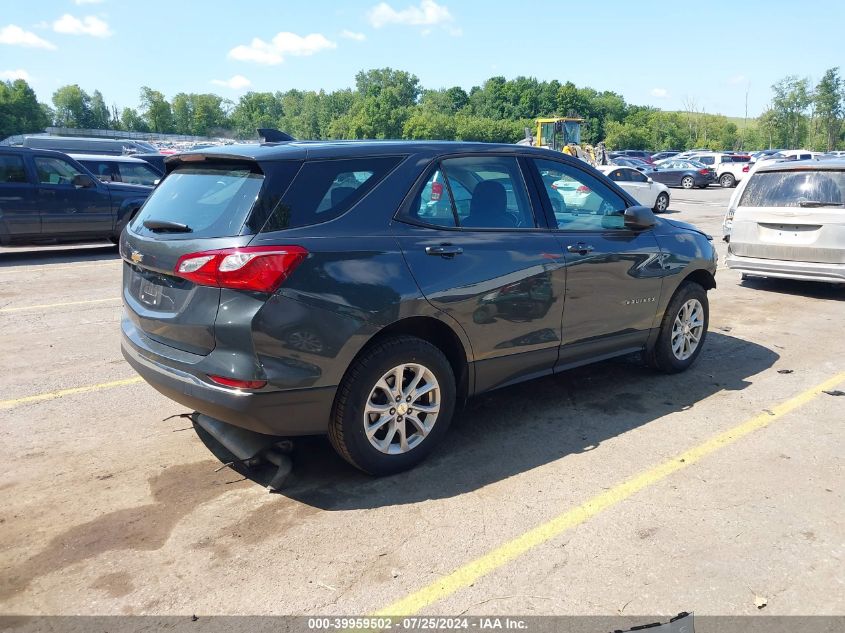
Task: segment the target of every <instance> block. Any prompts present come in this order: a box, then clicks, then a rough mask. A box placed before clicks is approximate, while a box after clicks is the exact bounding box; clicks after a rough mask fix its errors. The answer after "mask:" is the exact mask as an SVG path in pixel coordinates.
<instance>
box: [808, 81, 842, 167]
mask: <svg viewBox="0 0 845 633" xmlns="http://www.w3.org/2000/svg"><path fill="white" fill-rule="evenodd" d="M813 103H814V106H815V112H816V117H818V120H819V123H820V126H821V130H822V134H823V135H824V148H825V150H826V151H828V152H829V151H831V150H832V149H834V148H835V147H836V145H837V142H838V141H839V133H840V131H841V130H842V118H843V111H845V82H843V81H842V78H841V77H840V76H839V69H838V68H829V69H828V70H827V71H826V72H825V74H824V75H823V76H822V78H821V81H819V83H818V85H817V86H816V90H815V92H814V93H813Z"/></svg>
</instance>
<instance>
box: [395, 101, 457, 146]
mask: <svg viewBox="0 0 845 633" xmlns="http://www.w3.org/2000/svg"><path fill="white" fill-rule="evenodd" d="M456 133H457V124H456V122H455V117H454V116H453V115H450V114H444V113H442V112H432V111H430V110H424V109H421V108H419V109H417V110H415V111H414V113H413V114H411V116H410V117H408V120H407V121H405V126H404V128H403V134H402V136H403V137H404V138H408V139H412V140H428V139H431V140H441V141H452V140H454V139H455V134H456Z"/></svg>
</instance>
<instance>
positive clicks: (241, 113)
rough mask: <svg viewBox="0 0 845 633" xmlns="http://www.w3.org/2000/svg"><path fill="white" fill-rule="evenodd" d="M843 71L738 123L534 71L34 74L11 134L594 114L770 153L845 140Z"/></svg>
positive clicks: (10, 94) (470, 128)
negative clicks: (151, 82) (222, 82)
mask: <svg viewBox="0 0 845 633" xmlns="http://www.w3.org/2000/svg"><path fill="white" fill-rule="evenodd" d="M839 73H840V69H839V68H831V69H830V70H828V71H827V72H826V73H825V74H824V76H823V77H822V79H821V80H820V81H819V82H818V84H816V85H815V86H812V85H811V83H810V80H809V79H807V78H800V77H796V76H789V77H785V78H784V79H782V80H781V81H779V82H778V83H776V84H775V85H774V86H772V99H771V103H770V105H769V106H768V107H767V108H766V110H765V112H763V114H762V115H760V116H759V117H757V118H755V119H750V120H748V122H747V124H746V125H743V126H738V125H737V123H736V121H735V120H733V121H732V120H730V119H728V118H727V117H725V116H722V115H717V114H708V113H706V112H703V111H698V108H697V107H696V106H695V103H694V102H693V101H691V100H688V101H687V103H685V109H684V110H683V111H680V112H672V111H664V110H660V109H658V108H653V107H648V106H639V105H634V104H629V103H627V102H626V101H625V99H624V98H623V97H622V95H620V94H618V93H615V92H612V91H602V92H599V91H596V90H594V89H592V88H589V87H583V88H582V87H577V86H576V85H575V84H573V83H572V82H569V81H567V82H565V83H561V82H559V81H557V80H552V81H538V80H537V79H534V78H531V77H516V78H515V79H506V78H504V77H491V78H489V79H488V80H486V81H485V82H484V83H483V84H482V85H480V86H473V87H472V88H471V89H470V90H469V91H466V90H464V89H463V88H461V87H460V86H454V87H451V88H444V89H439V90H432V89H426V88H424V87H423V86H421V85H420V82H419V79H418V78H417V77H416V76H415V75H413V74H411V73H408V72H406V71H402V70H394V69H391V68H381V69H372V70H367V71H361V72H359V73H358V74H357V75H356V76H355V87H354V88H345V89H341V90H335V91H332V92H326V91H323V90H320V91H313V90H309V91H303V90H295V89H294V90H288V91H286V92H248V93H246V94H244V95H242V96H241V97H240V98H239V99H238V100H237V102H233V101H230V100H228V99H224V98H222V97H220V96H218V95H216V94H211V93H185V92H180V93H178V94H176V95H174V96H173V97H172V98H171V99H169V100H168V99H167V98H166V97H165V95H164V94H162V93H161V92H160V91H158V90H155V89H153V88H150V87H148V86H143V87H142V88H141V90H140V95H139V100H138V103H139V107H138V108H137V109H136V108H130V107H123V108H122V109H120V108H118V107H117V106H116V105H112V106H111V107H109V106H107V105H106V102H105V99H104V97H103V95H102V94H101V93H100V91H99V90H95V91H94V92H93V93H92V94H88V93H87V92H86V91H85V90H83V89H82V88H80V87H79V86H78V85H76V84H72V85H66V86H62V87H61V88H59V89H58V90H56V92H55V93H54V94H53V96H52V105H48V104H44V103H39V102H38V100H37V98H36V95H35V93H34V91H33V90H32V88H31V87H30V86H29V85H28V84H27V83H26V82H25V81H23V80H21V79H18V80H15V81H6V82H0V138H4V137H6V136H9V135H13V134H22V133H27V132H37V131H41V130H43V129H44V128H45V127H47V126H49V125H53V126H56V127H69V128H91V129H113V130H125V131H132V132H155V133H175V134H187V135H196V136H218V137H228V138H240V139H249V138H255V136H256V132H255V130H256V129H257V128H259V127H275V128H278V129H280V130H284V131H285V132H288V133H289V134H291V135H293V136H295V137H296V138H301V139H357V138H377V139H381V138H406V139H442V140H475V141H488V142H504V143H513V142H516V141H517V140H519V139H521V138H523V137H524V135H525V132H524V130H525V128H526V127H528V128H532V127H533V125H532V122H533V120H534V119H535V118H537V117H541V116H578V117H581V118H583V119H584V120H585V123H584V125H583V128H582V142H583V143H590V144H595V143H597V142H599V141H604V142H605V144H606V145H607V146H608V147H609V148H611V149H613V148H619V149H621V148H628V149H652V150H661V149H690V148H693V147H706V148H710V149H749V150H750V149H761V148H765V147H782V148H797V147H809V148H812V149H818V150H831V149H836V148H840V147H845V137H843V132H845V126H843V116H845V84H844V83H843V80H842V78H841V77H840V74H839Z"/></svg>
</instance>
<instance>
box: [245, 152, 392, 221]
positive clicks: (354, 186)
mask: <svg viewBox="0 0 845 633" xmlns="http://www.w3.org/2000/svg"><path fill="white" fill-rule="evenodd" d="M401 160H402V157H401V156H381V157H373V158H354V159H333V160H314V161H307V162H305V163H304V164H303V165H302V168H301V169H300V170H299V173H297V174H296V178H294V180H293V183H291V186H290V188H289V189H288V190H287V193H285V194H284V196H283V198H282V200H281V202H280V203H279V204H278V205H277V206H276V207H275V209H273V212H272V213H271V214H270V217H269V218H268V220H267V222H266V224H265V225H264V227H263V228H262V229H261V232H262V233H267V232H270V231H281V230H284V229H289V228H294V227H297V226H308V225H311V224H319V223H321V222H328V221H329V220H332V219H334V218H336V217H338V216H340V215H342V214H343V213H345V212H346V211H348V210H349V209H351V208H352V206H353V205H354V204H356V203H357V202H358V201H359V200H361V198H363V197H364V196H365V195H366V194H367V193H368V192H369V191H371V190H372V189H373V187H375V186H376V185H377V184H378V183H379V182H380V181H381V180H382V179H383V178H384V177H385V176H386V175H387V174H388V173H389V172H390V170H392V169H393V168H394V167H395V166H396V165H398V164H399V162H400V161H401Z"/></svg>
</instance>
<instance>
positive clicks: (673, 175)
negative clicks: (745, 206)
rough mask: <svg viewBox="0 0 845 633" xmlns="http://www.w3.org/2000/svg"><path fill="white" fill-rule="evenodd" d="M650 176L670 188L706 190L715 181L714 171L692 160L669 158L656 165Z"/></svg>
mask: <svg viewBox="0 0 845 633" xmlns="http://www.w3.org/2000/svg"><path fill="white" fill-rule="evenodd" d="M648 175H649V176H650V177H651V178H652V179H654V180H656V181H657V182H661V183H663V184H664V185H667V186H669V187H683V188H684V189H692V188H693V187H700V188H702V189H704V188H706V187H707V186H709V185H710V183H712V182H713V181H714V180H715V174H714V172H713V170H712V169H710V168H708V167H706V166H704V165H702V164H701V163H696V162H693V161H690V160H680V159H677V158H669V159H667V160H662V161H659V162H657V163H655V164H654V170H653V171H650V172H648Z"/></svg>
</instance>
